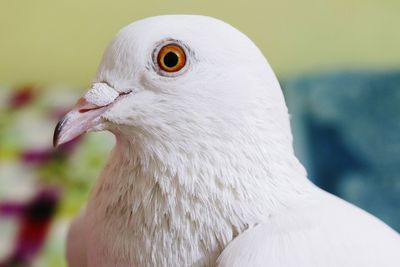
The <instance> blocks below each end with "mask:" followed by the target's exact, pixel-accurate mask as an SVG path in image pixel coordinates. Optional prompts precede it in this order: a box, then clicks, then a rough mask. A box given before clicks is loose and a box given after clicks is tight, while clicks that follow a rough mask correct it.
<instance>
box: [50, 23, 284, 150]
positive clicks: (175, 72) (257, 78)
mask: <svg viewBox="0 0 400 267" xmlns="http://www.w3.org/2000/svg"><path fill="white" fill-rule="evenodd" d="M263 116H268V117H269V118H263ZM274 116H275V117H274ZM281 116H286V106H285V104H284V101H283V97H282V94H281V91H280V87H279V84H278V83H277V81H276V78H275V76H274V74H273V72H272V70H271V69H270V67H269V65H268V63H267V62H266V60H265V58H264V57H263V56H262V54H261V53H260V51H259V50H258V49H257V47H256V46H255V45H254V44H253V43H252V42H251V41H250V40H249V39H248V38H247V37H246V36H244V35H243V34H242V33H240V32H239V31H237V30H236V29H234V28H233V27H231V26H229V25H227V24H225V23H223V22H221V21H218V20H216V19H212V18H208V17H202V16H161V17H154V18H149V19H145V20H142V21H139V22H136V23H133V24H131V25H128V26H127V27H125V28H124V29H122V30H121V31H120V32H119V33H118V34H117V35H116V37H115V38H114V40H113V41H112V42H111V44H110V45H109V47H108V48H107V50H106V52H105V54H104V56H103V59H102V62H101V64H100V66H99V69H98V72H97V75H96V78H95V80H94V83H93V85H92V88H91V89H90V90H89V91H88V92H87V93H86V95H85V96H84V97H82V98H81V99H80V100H79V101H78V103H77V105H76V107H75V108H74V109H73V110H72V111H71V112H69V113H68V114H67V115H66V116H65V117H64V119H63V120H62V121H60V123H59V124H58V126H57V128H56V131H55V135H54V144H55V145H59V144H62V143H65V142H68V141H70V140H71V139H73V138H74V137H76V136H78V135H80V134H82V133H84V132H88V131H98V130H110V131H112V132H114V133H117V134H119V135H121V136H123V137H127V138H129V137H132V135H136V136H137V135H146V136H158V137H161V138H165V139H168V138H169V139H171V136H176V135H180V136H181V138H184V137H187V138H188V139H190V138H194V137H195V136H200V137H201V136H204V135H207V136H219V137H220V138H224V135H225V136H226V134H229V132H232V131H235V130H236V129H235V127H236V128H237V127H245V126H244V125H247V124H249V123H251V122H250V120H252V119H254V120H257V119H265V120H266V123H268V120H277V121H279V120H280V118H279V117H281ZM284 120H286V118H284ZM256 123H257V122H256ZM272 124H274V123H272Z"/></svg>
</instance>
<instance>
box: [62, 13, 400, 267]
mask: <svg viewBox="0 0 400 267" xmlns="http://www.w3.org/2000/svg"><path fill="white" fill-rule="evenodd" d="M99 130H108V131H110V132H112V133H113V134H114V135H115V136H116V145H115V148H114V150H113V152H112V154H111V156H110V159H109V160H108V163H107V165H106V166H105V167H104V169H103V171H102V173H101V175H100V178H99V179H98V181H97V184H96V186H95V187H94V189H93V191H92V193H91V195H90V198H89V201H88V204H87V206H86V208H85V209H84V211H82V213H81V214H80V215H79V216H78V217H77V219H76V220H75V221H74V222H73V224H72V226H71V228H70V231H69V234H68V241H67V243H68V244H67V260H68V262H69V266H70V267H85V266H90V267H110V266H112V267H128V266H129V267H130V266H269V267H275V266H282V267H291V266H296V267H302V266H307V267H310V266H311V267H312V266H340V267H357V266H363V267H365V266H374V267H376V266H393V267H399V266H400V237H399V234H398V233H396V232H395V231H394V230H392V229H391V228H389V227H388V226H387V225H385V224H384V223H383V222H381V221H380V220H378V219H377V218H375V217H373V216H372V215H370V214H368V213H366V212H364V211H362V210H360V209H359V208H357V207H354V206H353V205H351V204H349V203H347V202H345V201H343V200H341V199H339V198H337V197H335V196H333V195H331V194H329V193H327V192H324V191H322V190H321V189H319V188H317V187H316V186H315V185H313V184H312V183H311V182H310V181H309V180H308V179H307V175H306V172H305V170H304V168H303V166H302V165H301V163H300V162H299V161H298V159H297V158H296V156H295V155H294V152H293V148H292V134H291V130H290V125H289V115H288V111H287V108H286V105H285V102H284V98H283V95H282V92H281V89H280V86H279V83H278V81H277V79H276V77H275V75H274V72H273V71H272V69H271V67H270V66H269V64H268V62H267V61H266V59H265V58H264V56H263V55H262V53H261V52H260V50H259V49H258V48H257V47H256V46H255V45H254V44H253V42H252V41H251V40H249V39H248V38H247V37H246V36H245V35H243V34H242V33H241V32H239V31H238V30H236V29H235V28H233V27H232V26H230V25H228V24H226V23H224V22H222V21H219V20H217V19H214V18H210V17H204V16H191V15H190V16H189V15H170V16H160V17H152V18H147V19H144V20H141V21H138V22H135V23H133V24H130V25H128V26H127V27H125V28H124V29H122V30H121V31H120V32H119V33H118V34H117V35H116V37H115V38H114V39H113V41H112V42H111V44H110V45H109V46H108V48H107V50H106V52H105V54H104V56H103V59H102V62H101V64H100V67H99V69H98V72H97V75H96V77H95V79H94V83H93V85H92V88H91V89H90V90H89V91H88V93H87V94H86V95H85V96H84V97H83V98H81V99H80V100H79V101H78V103H77V106H76V107H75V108H74V109H73V110H72V111H71V112H69V113H68V114H67V115H66V116H65V118H64V119H63V120H62V121H61V122H60V123H59V125H58V126H57V128H56V131H55V136H54V143H55V145H60V144H62V143H65V142H67V141H69V140H71V139H73V138H74V137H76V136H78V135H80V134H82V133H84V132H89V131H99Z"/></svg>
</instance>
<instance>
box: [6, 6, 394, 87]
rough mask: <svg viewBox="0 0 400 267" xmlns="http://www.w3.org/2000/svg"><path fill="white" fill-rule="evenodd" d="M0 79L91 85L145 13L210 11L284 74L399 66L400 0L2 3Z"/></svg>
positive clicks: (18, 81)
mask: <svg viewBox="0 0 400 267" xmlns="http://www.w3.org/2000/svg"><path fill="white" fill-rule="evenodd" d="M0 3H1V4H0V38H1V40H0V48H1V49H0V84H3V85H15V84H20V83H27V82H28V83H29V82H32V83H36V84H40V85H49V84H54V83H65V84H68V85H72V86H85V85H87V84H88V83H89V82H90V80H91V78H92V77H93V75H94V72H95V70H96V67H97V64H98V63H99V60H100V57H101V55H102V52H103V50H104V48H105V46H106V45H107V43H108V41H109V40H110V39H111V38H112V36H113V35H114V34H115V33H116V31H118V30H119V29H120V28H121V27H123V26H124V25H126V24H128V23H130V22H132V21H135V20H137V19H140V18H144V17H147V16H153V15H159V14H171V13H192V14H206V15H210V16H215V17H218V18H220V19H222V20H225V21H227V22H229V23H230V24H232V25H234V26H235V27H237V28H239V29H240V30H241V31H243V32H244V33H246V34H247V35H248V36H249V37H250V38H251V39H253V41H254V42H255V43H256V44H257V45H258V46H259V47H260V48H261V49H262V50H263V52H264V53H265V54H266V55H267V57H268V58H269V61H270V62H271V64H272V66H273V68H274V69H275V70H276V71H277V73H278V75H280V76H287V75H290V74H297V73H303V72H310V71H314V70H321V69H327V68H329V69H340V68H343V67H346V68H352V67H362V68H365V67H373V68H379V67H385V68H389V67H398V66H399V65H400V30H399V26H400V1H399V0H385V1H382V0H380V1H378V0H335V1H333V0H332V1H324V0H303V1H294V0H292V1H289V0H280V1H262V0H259V1H245V0H239V1H235V0H223V1H217V0H202V1H188V0H186V1H184V0H169V1H161V0H159V1H155V0H146V1H132V0H130V1H129V0H122V1H95V0H69V1H57V0H13V1H11V0H10V1H6V0H1V2H0Z"/></svg>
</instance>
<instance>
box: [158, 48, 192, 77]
mask: <svg viewBox="0 0 400 267" xmlns="http://www.w3.org/2000/svg"><path fill="white" fill-rule="evenodd" d="M157 64H158V66H159V67H160V69H161V70H163V71H166V72H177V71H179V70H181V69H182V68H183V67H184V66H185V64H186V54H185V51H184V50H183V49H182V47H180V46H179V45H177V44H168V45H165V46H163V47H162V48H161V49H160V51H159V52H158V55H157Z"/></svg>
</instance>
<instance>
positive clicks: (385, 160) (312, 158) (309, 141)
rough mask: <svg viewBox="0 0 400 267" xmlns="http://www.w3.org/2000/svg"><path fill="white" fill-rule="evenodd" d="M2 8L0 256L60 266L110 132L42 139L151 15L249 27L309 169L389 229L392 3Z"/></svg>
mask: <svg viewBox="0 0 400 267" xmlns="http://www.w3.org/2000/svg"><path fill="white" fill-rule="evenodd" d="M0 6H1V7H0V38H1V42H0V266H3V267H4V266H30V265H31V266H66V265H65V261H64V255H63V254H64V239H65V233H66V230H67V227H68V223H69V221H70V220H71V218H72V217H73V216H74V214H76V213H78V212H79V210H80V208H81V207H82V206H83V205H84V203H85V199H86V198H87V196H88V193H89V190H90V187H91V185H92V184H93V183H94V182H95V180H96V177H97V175H98V173H99V171H100V169H101V166H102V165H103V164H104V162H105V160H106V158H107V154H108V153H109V151H110V149H111V148H112V146H113V143H114V140H113V137H112V136H111V135H110V134H108V133H96V134H91V135H90V136H84V137H83V138H81V139H79V140H76V141H74V142H72V143H70V144H67V145H66V146H63V147H62V148H60V149H58V150H54V149H53V148H52V145H51V142H52V134H53V129H54V127H55V125H56V123H57V121H58V119H59V118H60V117H61V116H62V115H63V114H64V113H65V112H66V111H67V110H68V109H69V108H70V107H71V106H72V104H73V103H74V102H75V101H76V99H77V98H78V97H79V96H80V95H81V94H82V92H84V91H85V88H87V87H88V86H89V85H90V83H91V78H92V77H93V76H94V73H95V71H96V67H97V65H98V63H99V61H100V58H101V55H102V52H103V50H104V49H105V47H106V45H107V43H108V42H109V41H110V39H111V38H112V37H113V35H114V34H115V33H116V32H117V31H118V30H119V29H120V28H121V27H123V26H125V25H127V24H129V23H130V22H132V21H135V20H137V19H140V18H144V17H148V16H154V15H160V14H178V13H186V14H204V15H209V16H215V17H217V18H220V19H222V20H225V21H226V22H228V23H230V24H232V25H233V26H235V27H237V28H238V29H240V30H241V31H242V32H244V33H245V34H247V35H248V36H249V37H250V38H251V39H252V40H253V41H254V42H255V43H256V44H257V45H258V46H259V47H260V48H261V50H262V51H263V52H264V54H265V55H266V56H267V58H268V60H269V61H270V63H271V65H272V67H273V68H274V69H275V71H276V73H277V75H278V77H279V80H280V81H281V84H282V87H283V90H284V93H285V96H286V100H287V104H288V106H289V110H290V112H291V114H292V126H293V131H294V136H295V148H296V153H297V154H298V156H299V158H300V160H301V161H302V162H303V163H304V164H305V166H306V168H307V170H308V172H309V176H310V178H311V179H312V180H313V181H314V182H315V183H317V184H318V185H319V186H321V187H322V188H324V189H326V190H328V191H330V192H332V193H334V194H336V195H339V196H340V197H342V198H344V199H346V200H348V201H350V202H352V203H354V204H356V205H358V206H360V207H362V208H364V209H366V210H368V211H369V212H371V213H373V214H375V215H376V216H378V217H379V218H381V219H382V220H383V221H385V222H386V223H387V224H389V225H391V226H392V227H393V228H395V229H396V230H397V231H400V177H399V176H400V49H399V47H400V34H399V31H398V26H399V25H400V1H398V0H381V1H376V0H375V1H372V0H352V1H348V0H326V1H322V0H304V1H289V0H280V1H264V0H258V1H244V0H238V1H228V0H220V1H211V0H203V1H179V0H170V1H155V0H148V1H145V2H143V1H132V0H129V1H128V0H118V1H99V0H97V1H95V0H86V1H78V0H70V1H51V0H36V1H28V0H20V1H2V3H1V5H0Z"/></svg>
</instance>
